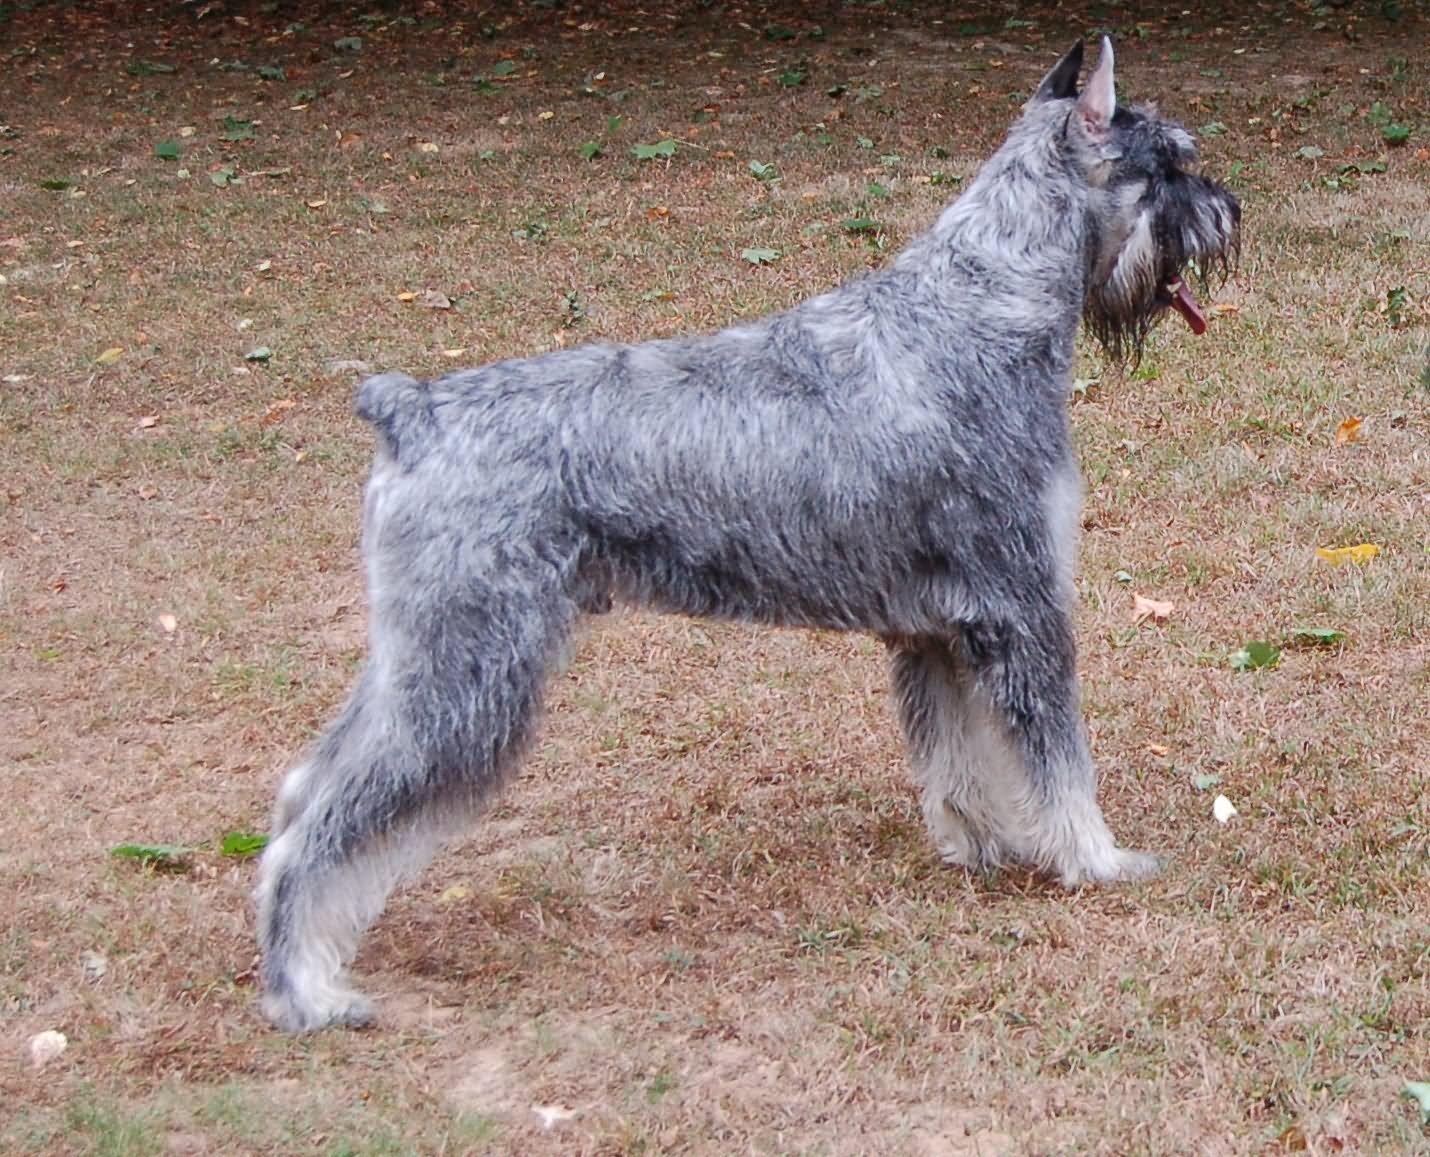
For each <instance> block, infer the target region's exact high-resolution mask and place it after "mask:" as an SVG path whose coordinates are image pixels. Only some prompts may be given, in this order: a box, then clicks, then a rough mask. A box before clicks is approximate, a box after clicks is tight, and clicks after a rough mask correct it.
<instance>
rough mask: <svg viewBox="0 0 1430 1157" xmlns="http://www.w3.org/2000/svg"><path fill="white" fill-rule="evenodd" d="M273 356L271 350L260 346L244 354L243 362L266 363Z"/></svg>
mask: <svg viewBox="0 0 1430 1157" xmlns="http://www.w3.org/2000/svg"><path fill="white" fill-rule="evenodd" d="M272 356H273V351H272V350H271V349H269V348H268V347H267V346H266V345H259V346H254V347H253V348H252V349H251V350H249V351H248V352H247V353H246V354H244V355H243V360H244V361H246V362H266V361H267V360H268V359H269V358H271V357H272Z"/></svg>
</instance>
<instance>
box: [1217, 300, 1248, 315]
mask: <svg viewBox="0 0 1430 1157" xmlns="http://www.w3.org/2000/svg"><path fill="white" fill-rule="evenodd" d="M1211 312H1212V313H1215V314H1220V315H1225V314H1228V313H1240V312H1241V306H1239V305H1237V304H1236V302H1234V301H1214V302H1212V305H1211Z"/></svg>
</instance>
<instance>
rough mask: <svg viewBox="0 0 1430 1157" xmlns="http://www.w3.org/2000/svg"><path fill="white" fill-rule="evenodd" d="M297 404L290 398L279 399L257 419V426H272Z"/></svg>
mask: <svg viewBox="0 0 1430 1157" xmlns="http://www.w3.org/2000/svg"><path fill="white" fill-rule="evenodd" d="M297 404H298V403H297V402H295V401H294V400H293V399H292V398H279V399H278V400H277V401H276V402H274V403H273V404H272V405H271V406H269V407H268V409H267V410H265V411H264V412H263V416H262V417H260V418H259V419H258V424H259V425H260V426H271V425H273V423H274V422H276V421H278V420H279V419H280V418H282V417H283V415H284V414H286V413H287V412H288V411H289V410H291V409H292V408H293V407H294V406H296V405H297Z"/></svg>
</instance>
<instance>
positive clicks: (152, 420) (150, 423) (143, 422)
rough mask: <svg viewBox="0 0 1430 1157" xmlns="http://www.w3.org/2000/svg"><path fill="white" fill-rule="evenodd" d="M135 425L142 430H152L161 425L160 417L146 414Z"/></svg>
mask: <svg viewBox="0 0 1430 1157" xmlns="http://www.w3.org/2000/svg"><path fill="white" fill-rule="evenodd" d="M134 424H135V425H136V426H138V427H139V429H141V430H152V429H153V428H154V427H155V426H157V425H158V424H159V415H158V414H145V415H144V416H143V417H142V418H140V419H139V421H137V422H136V423H134Z"/></svg>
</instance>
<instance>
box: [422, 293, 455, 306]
mask: <svg viewBox="0 0 1430 1157" xmlns="http://www.w3.org/2000/svg"><path fill="white" fill-rule="evenodd" d="M422 304H423V305H425V306H426V307H427V308H428V309H451V308H452V299H451V298H450V297H448V296H447V295H446V294H445V293H440V292H438V291H437V290H435V289H424V290H423V291H422Z"/></svg>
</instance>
